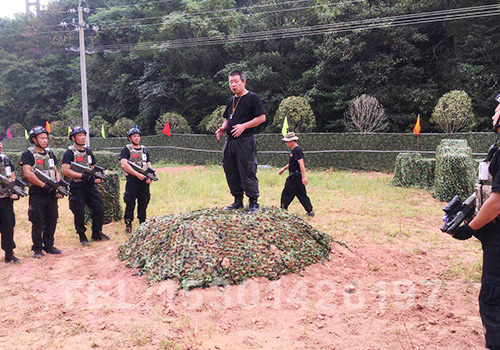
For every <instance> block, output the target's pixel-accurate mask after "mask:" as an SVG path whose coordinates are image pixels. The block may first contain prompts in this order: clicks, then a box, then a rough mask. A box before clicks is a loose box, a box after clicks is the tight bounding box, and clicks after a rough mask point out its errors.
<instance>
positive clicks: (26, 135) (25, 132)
mask: <svg viewBox="0 0 500 350" xmlns="http://www.w3.org/2000/svg"><path fill="white" fill-rule="evenodd" d="M24 137H26V140H27V139H28V138H29V135H28V130H26V129H24Z"/></svg>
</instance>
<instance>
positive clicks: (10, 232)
mask: <svg viewBox="0 0 500 350" xmlns="http://www.w3.org/2000/svg"><path fill="white" fill-rule="evenodd" d="M2 142H3V139H2V137H0V174H2V175H3V176H5V177H6V178H7V179H9V180H10V181H16V174H15V173H14V166H13V165H12V162H11V161H10V159H9V157H7V155H5V154H3V153H2V151H3V143H2ZM17 199H19V196H18V195H17V194H13V193H11V192H10V191H9V190H8V189H7V188H5V187H4V186H3V185H1V184H0V233H2V249H3V250H4V251H5V262H6V263H10V262H12V263H15V264H18V263H20V262H21V260H19V259H18V258H16V257H15V256H14V248H16V243H15V242H14V226H16V218H15V215H14V200H17Z"/></svg>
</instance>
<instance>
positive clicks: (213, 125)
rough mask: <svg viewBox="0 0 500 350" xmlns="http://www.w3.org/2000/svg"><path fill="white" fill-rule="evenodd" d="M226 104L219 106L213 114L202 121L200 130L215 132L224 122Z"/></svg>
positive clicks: (208, 132)
mask: <svg viewBox="0 0 500 350" xmlns="http://www.w3.org/2000/svg"><path fill="white" fill-rule="evenodd" d="M225 109H226V106H218V107H217V108H216V109H215V110H214V111H213V112H212V113H211V114H209V115H207V116H206V117H205V118H203V120H202V121H201V122H200V125H199V127H200V130H201V131H202V132H204V133H207V134H213V133H214V132H215V130H217V129H218V128H219V127H220V126H221V125H222V123H223V122H224V117H223V116H222V115H223V114H224V110H225Z"/></svg>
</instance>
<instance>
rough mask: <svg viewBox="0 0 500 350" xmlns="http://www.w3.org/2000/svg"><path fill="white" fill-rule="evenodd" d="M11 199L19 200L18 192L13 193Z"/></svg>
mask: <svg viewBox="0 0 500 350" xmlns="http://www.w3.org/2000/svg"><path fill="white" fill-rule="evenodd" d="M10 199H13V200H15V201H17V200H18V199H19V196H18V195H17V194H13V195H11V196H10Z"/></svg>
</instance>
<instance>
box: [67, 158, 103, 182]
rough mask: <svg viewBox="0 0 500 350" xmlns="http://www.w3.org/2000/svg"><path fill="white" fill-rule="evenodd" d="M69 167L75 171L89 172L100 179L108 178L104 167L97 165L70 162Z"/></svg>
mask: <svg viewBox="0 0 500 350" xmlns="http://www.w3.org/2000/svg"><path fill="white" fill-rule="evenodd" d="M70 169H71V170H73V171H76V172H77V173H89V174H91V175H94V176H95V177H96V178H98V179H101V180H106V179H107V178H108V175H106V174H105V173H104V168H103V167H100V166H98V165H95V166H94V167H93V168H91V167H88V166H85V165H82V164H78V163H75V162H71V166H70Z"/></svg>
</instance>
